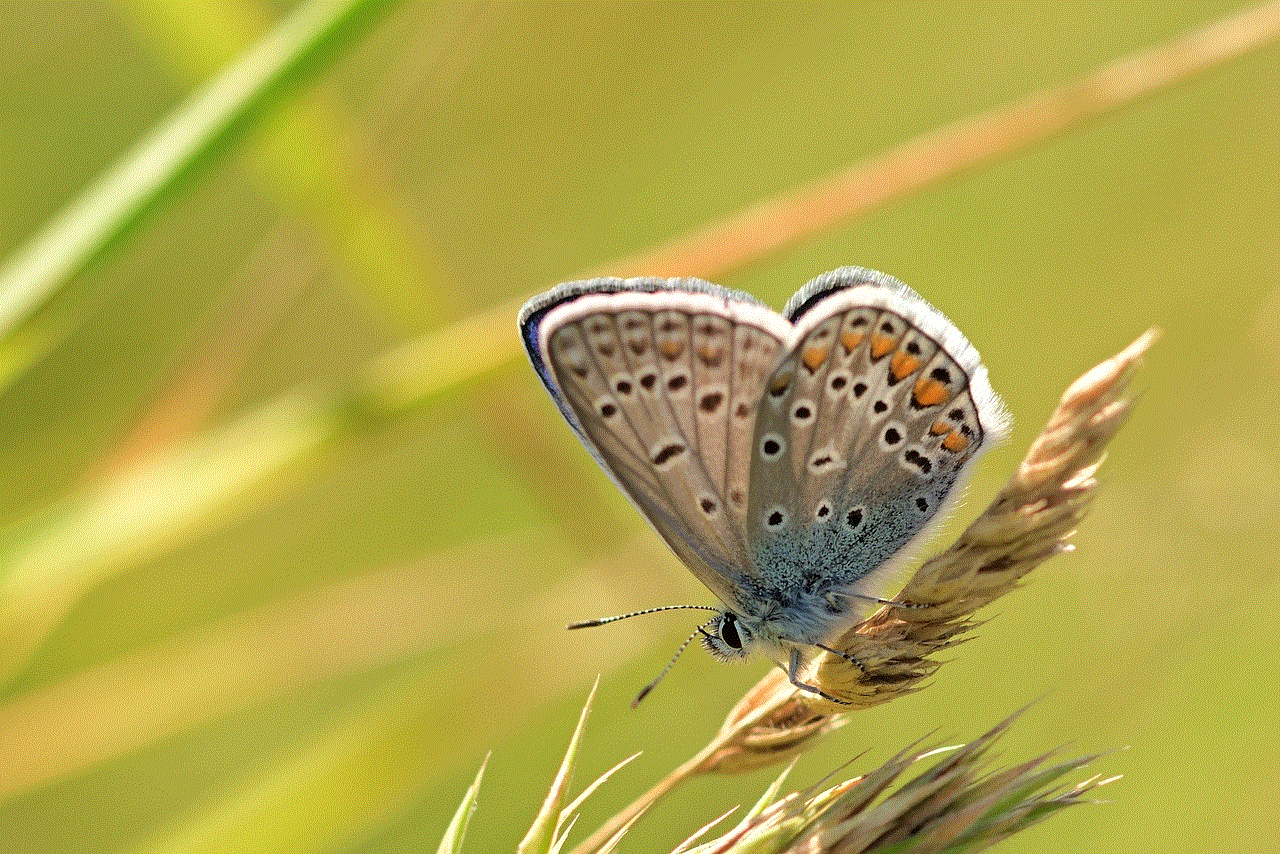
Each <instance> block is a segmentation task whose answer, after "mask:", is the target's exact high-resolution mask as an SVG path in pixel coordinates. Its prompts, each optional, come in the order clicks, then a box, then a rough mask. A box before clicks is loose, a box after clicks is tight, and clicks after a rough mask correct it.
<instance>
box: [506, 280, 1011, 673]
mask: <svg viewBox="0 0 1280 854" xmlns="http://www.w3.org/2000/svg"><path fill="white" fill-rule="evenodd" d="M520 327H521V334H522V337H523V339H524V342H525V345H526V348H527V349H528V351H529V356H530V359H531V361H532V363H533V366H534V368H535V370H536V371H537V373H538V375H539V377H540V378H541V379H542V381H543V383H544V385H546V387H547V389H548V391H549V392H550V394H551V396H552V398H553V399H554V400H555V402H556V404H557V405H558V406H559V408H560V410H561V413H562V414H563V415H564V417H565V419H566V420H567V421H568V422H569V425H570V426H571V427H572V428H573V430H574V431H575V432H576V433H577V434H578V436H579V438H580V439H581V440H582V441H583V443H584V444H585V445H586V446H587V448H588V449H589V450H590V451H591V452H592V454H593V455H594V456H595V457H596V459H597V461H598V462H599V463H600V464H601V466H602V467H603V468H604V470H605V471H606V472H607V473H608V474H609V475H610V476H611V477H612V478H613V480H614V481H615V483H617V484H618V486H619V487H620V488H621V489H622V490H623V492H625V493H626V494H627V495H628V496H629V497H630V498H631V499H632V501H633V502H634V503H635V504H636V506H637V507H638V508H639V509H640V511H641V513H643V514H644V516H645V517H646V518H647V519H648V520H649V522H650V523H651V524H652V525H653V526H654V528H655V529H656V530H657V532H658V533H659V534H660V535H661V536H662V537H663V539H664V540H665V541H666V542H667V543H668V545H670V547H671V548H672V550H673V551H674V552H675V553H676V555H677V556H678V557H679V558H680V559H681V560H682V561H683V562H684V563H685V565H686V566H688V567H689V569H690V570H691V571H692V572H693V573H694V574H695V575H696V576H697V577H698V578H699V579H700V580H701V581H702V582H703V583H704V584H705V585H706V586H707V587H708V588H709V589H710V590H711V591H712V592H713V593H714V594H716V596H717V597H719V599H720V600H721V602H723V604H724V606H725V611H724V612H723V613H722V614H721V615H720V616H718V617H717V618H716V620H715V621H714V624H715V625H714V628H713V631H712V632H704V634H705V635H706V636H707V645H708V647H709V648H710V649H711V650H712V651H713V652H715V653H717V654H718V655H720V656H721V657H737V656H740V655H745V654H746V652H747V651H748V650H750V649H752V648H755V649H759V650H761V651H763V652H764V653H765V654H766V655H768V656H769V657H770V658H772V659H773V660H775V661H778V662H780V663H781V662H789V666H790V669H791V670H792V674H793V679H794V678H795V676H794V672H795V669H796V666H797V661H798V660H799V659H802V658H804V657H805V656H807V655H808V654H809V653H810V652H812V651H813V650H814V649H815V648H825V645H827V644H829V643H830V642H831V641H832V640H833V639H834V638H835V637H836V636H838V635H839V634H841V633H842V632H843V631H845V630H846V629H847V628H848V627H849V626H851V625H852V624H854V623H856V622H857V621H858V620H859V619H860V618H861V617H862V616H863V615H864V614H865V610H866V608H865V607H860V606H865V604H866V602H867V600H868V599H869V598H874V590H875V589H876V587H877V586H878V585H879V584H882V583H883V581H884V580H885V577H886V575H887V574H889V573H891V572H892V571H893V569H894V567H895V566H897V565H898V564H899V563H901V561H902V560H903V558H904V557H905V556H906V555H908V554H909V552H910V549H911V546H912V545H914V544H915V543H917V542H918V541H919V540H920V539H921V538H922V537H923V536H924V535H925V534H926V532H927V531H928V530H929V528H930V527H931V525H933V524H935V523H936V522H937V521H938V520H940V519H941V518H942V515H943V514H942V513H941V512H940V511H942V510H943V509H944V507H945V505H946V504H947V503H948V501H949V500H950V499H953V498H954V497H955V494H956V493H957V492H958V490H957V489H956V485H957V483H958V482H959V480H960V479H961V477H962V476H963V475H964V474H965V473H967V471H968V470H969V469H970V467H971V464H972V462H973V460H974V459H976V457H977V455H978V454H979V453H980V452H981V451H983V450H985V449H986V448H988V447H990V446H991V445H992V444H994V442H995V441H997V440H998V439H999V438H1000V437H1001V436H1003V435H1004V433H1005V432H1007V427H1008V419H1007V416H1006V415H1005V412H1004V409H1003V407H1002V405H1001V403H1000V401H999V398H997V397H996V395H995V393H994V392H993V391H992V390H991V387H990V384H989V382H988V380H987V376H986V369H985V367H983V365H982V363H981V360H980V358H979V357H978V354H977V352H976V351H975V350H974V349H973V347H972V346H970V345H969V343H968V342H967V341H966V340H965V339H964V337H963V336H962V335H961V334H960V332H959V331H958V330H957V329H956V328H955V326H954V325H952V324H951V322H950V321H949V320H947V318H946V317H945V316H944V315H942V314H941V312H939V311H937V309H935V308H933V307H932V306H930V305H929V304H928V303H927V302H925V301H924V300H923V299H922V298H921V297H920V296H919V295H918V294H916V293H915V292H914V291H912V290H911V289H910V288H908V287H907V286H906V285H904V284H902V283H901V282H898V281H897V280H896V279H893V278H892V277H889V276H886V275H884V274H882V273H876V272H874V271H870V270H863V269H859V268H842V269H840V270H836V271H833V272H831V273H828V274H826V275H824V276H821V277H819V278H817V279H815V280H813V281H812V282H810V283H809V284H808V285H806V286H805V287H804V288H802V289H801V290H800V291H799V292H798V293H797V294H796V295H795V296H794V297H793V298H792V300H791V301H790V303H789V304H788V306H787V308H786V310H785V311H784V313H783V314H782V315H779V314H777V313H775V312H774V311H772V310H770V309H769V308H767V307H765V306H763V305H762V304H761V303H759V302H758V301H756V300H755V299H754V298H752V297H750V296H748V295H746V294H743V293H740V292H736V291H731V290H727V289H724V288H719V287H717V286H715V285H712V284H709V283H707V282H703V281H700V280H697V279H652V278H649V279H593V280H590V281H585V282H571V283H568V284H565V285H561V286H559V287H557V288H555V289H553V290H551V291H549V292H547V293H545V294H543V295H541V296H539V297H535V298H534V299H533V300H530V302H529V303H528V304H526V306H525V308H524V309H523V310H522V311H521V314H520Z"/></svg>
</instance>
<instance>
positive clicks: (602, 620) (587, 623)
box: [565, 605, 724, 634]
mask: <svg viewBox="0 0 1280 854" xmlns="http://www.w3.org/2000/svg"><path fill="white" fill-rule="evenodd" d="M722 610H724V609H723V608H712V607H711V606H710V605H663V606H661V607H659V608H645V609H644V610H643V611H632V612H631V613H630V614H618V615H617V616H616V617H597V618H596V619H594V620H583V621H582V622H580V623H570V624H569V625H567V626H565V628H566V629H588V628H591V627H592V626H603V625H605V624H606V623H616V622H618V620H625V619H627V618H628V617H642V616H644V615H645V614H656V613H658V612H659V611H716V612H717V613H718V612H720V611H722ZM708 622H709V621H708ZM703 625H706V623H703ZM694 634H697V633H696V632H695V633H694Z"/></svg>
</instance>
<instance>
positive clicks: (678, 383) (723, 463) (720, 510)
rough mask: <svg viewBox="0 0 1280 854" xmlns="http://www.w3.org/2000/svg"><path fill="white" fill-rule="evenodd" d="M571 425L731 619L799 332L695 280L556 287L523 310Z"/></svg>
mask: <svg viewBox="0 0 1280 854" xmlns="http://www.w3.org/2000/svg"><path fill="white" fill-rule="evenodd" d="M520 322H521V330H522V334H523V336H524V340H525V344H526V346H527V348H528V349H529V354H530V358H531V359H532V361H533V364H534V367H535V369H537V370H538V373H539V375H540V376H541V377H542V379H543V382H544V383H545V384H546V385H547V388H548V390H549V391H550V392H551V394H552V397H553V398H555V399H556V402H557V404H558V405H559V406H560V408H561V411H562V412H563V413H564V415H565V418H566V419H567V420H568V421H569V423H570V425H571V426H572V427H573V428H574V430H575V431H576V432H577V433H578V434H579V436H580V437H581V438H582V439H583V442H584V443H585V444H586V445H587V447H588V448H589V449H590V450H591V451H592V452H593V454H594V455H595V457H596V459H597V460H598V461H599V462H600V464H601V465H602V466H603V468H604V469H605V471H607V472H608V473H609V474H610V476H612V478H613V479H614V481H615V482H616V483H617V484H618V485H619V487H621V488H622V490H623V491H624V492H625V493H626V494H627V495H628V496H629V497H630V498H631V499H632V500H633V501H634V502H635V504H636V505H637V506H638V507H639V508H640V510H641V512H643V513H644V515H645V517H646V518H647V519H648V520H649V522H650V523H651V524H652V525H653V526H654V528H655V529H657V531H658V533H659V534H660V535H661V536H662V537H663V539H664V540H666V542H667V543H668V544H669V545H670V546H671V548H672V550H673V551H675V553H676V554H677V555H678V556H679V557H680V558H681V560H683V561H684V563H685V564H686V565H687V566H688V567H689V569H690V570H691V571H692V572H693V573H694V574H695V575H696V576H697V577H698V578H699V579H700V580H701V581H702V582H703V583H704V584H706V585H707V587H709V588H710V589H711V590H712V592H714V593H715V594H716V595H717V596H719V597H720V598H721V599H722V600H723V601H724V602H725V603H726V604H727V605H729V606H730V607H732V608H740V607H741V599H742V597H741V594H740V586H741V582H742V580H743V579H744V578H746V577H747V576H750V575H753V574H754V573H755V568H754V565H753V563H752V561H751V558H750V554H749V552H748V551H747V548H746V530H745V520H746V512H747V496H748V493H749V476H750V460H751V455H752V443H753V436H754V433H755V417H756V413H757V411H758V410H759V406H758V404H759V400H760V397H761V394H762V390H763V385H764V381H765V378H766V377H767V376H768V374H769V373H770V372H771V371H772V369H773V368H774V366H775V365H776V363H777V360H778V358H779V356H780V354H781V352H782V349H783V346H784V342H785V340H786V339H787V337H788V335H789V334H790V324H788V323H787V322H786V321H785V320H783V319H782V318H781V317H780V316H779V315H778V314H776V313H774V312H773V311H771V310H769V309H767V308H765V307H763V306H761V305H759V304H758V303H756V302H755V301H754V300H752V299H751V298H750V297H747V296H745V295H743V294H738V293H736V292H733V291H728V290H725V289H722V288H717V287H716V286H714V285H711V284H709V283H706V282H701V281H698V280H694V279H673V280H667V279H630V280H620V279H596V280H592V281H589V282H575V283H569V284H567V285H561V286H560V287H559V288H556V289H555V290H553V291H551V292H549V293H548V294H546V295H543V296H542V297H539V298H537V299H535V300H533V301H531V302H530V304H529V305H528V306H526V308H525V310H524V311H523V312H521V321H520Z"/></svg>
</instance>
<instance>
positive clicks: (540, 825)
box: [517, 680, 600, 854]
mask: <svg viewBox="0 0 1280 854" xmlns="http://www.w3.org/2000/svg"><path fill="white" fill-rule="evenodd" d="M599 685H600V682H599V680H596V684H595V685H594V686H593V687H592V688H591V694H590V695H588V697H587V702H586V703H584V704H583V706H582V714H581V715H580V716H579V717H578V725H577V726H576V727H575V728H574V730H573V736H572V737H571V738H570V739H569V746H568V748H566V749H565V752H564V759H563V760H562V761H561V762H560V770H558V771H557V772H556V778H555V780H554V781H553V782H552V783H551V789H550V790H549V791H548V792H547V797H546V799H545V800H544V801H543V802H542V808H541V809H540V810H538V815H537V817H536V818H535V819H534V820H533V825H532V826H531V827H530V828H529V832H528V833H526V834H525V837H524V839H522V840H520V847H519V848H518V849H517V851H519V854H548V852H550V851H551V850H552V848H553V846H555V844H556V837H557V836H558V835H560V831H561V829H562V827H563V825H564V820H565V810H564V809H563V804H564V802H565V797H566V795H567V794H568V791H569V780H570V778H571V777H572V776H573V762H574V760H575V759H576V758H577V756H578V746H579V745H580V744H581V743H582V730H583V728H584V727H585V726H586V724H587V715H589V714H590V713H591V704H592V702H593V701H594V700H595V698H596V688H598V687H599Z"/></svg>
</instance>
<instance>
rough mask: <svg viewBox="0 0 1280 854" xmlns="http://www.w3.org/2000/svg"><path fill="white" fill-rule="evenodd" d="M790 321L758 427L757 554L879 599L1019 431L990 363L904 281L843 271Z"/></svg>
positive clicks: (817, 287) (827, 584) (812, 580)
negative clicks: (981, 465) (891, 573)
mask: <svg viewBox="0 0 1280 854" xmlns="http://www.w3.org/2000/svg"><path fill="white" fill-rule="evenodd" d="M788 316H789V317H790V318H792V319H793V320H794V322H795V327H794V331H793V338H792V341H791V346H790V348H789V350H788V352H787V354H786V355H785V357H784V358H783V359H782V360H781V362H780V364H779V366H778V368H777V369H776V370H775V371H774V373H773V374H772V375H771V376H770V378H769V381H768V384H767V391H766V393H765V395H764V397H763V399H762V400H761V403H760V408H759V414H758V416H757V423H756V437H755V447H754V449H753V451H754V453H753V461H752V467H751V482H752V484H753V490H752V493H751V501H750V506H749V508H748V524H747V531H748V543H749V545H750V546H751V548H752V549H753V551H754V552H756V553H758V554H759V556H760V557H759V560H760V562H761V564H762V565H767V566H768V567H770V568H771V571H772V572H774V573H776V574H777V576H778V577H780V578H786V579H790V583H792V584H794V585H803V586H805V588H806V589H813V588H814V586H815V584H816V585H819V586H820V588H821V589H841V588H844V589H846V590H854V591H858V592H869V591H871V590H874V588H875V586H876V584H877V583H878V581H879V579H880V577H881V576H880V574H877V573H876V570H877V569H880V568H882V567H889V566H892V565H893V562H892V561H891V558H893V557H894V556H896V555H899V554H901V553H903V551H904V549H907V547H908V546H909V545H910V544H911V543H912V541H913V540H915V539H917V538H918V537H920V536H922V535H923V533H924V532H925V531H926V530H927V529H928V527H929V525H930V523H931V522H933V521H935V520H938V519H940V518H942V517H941V516H940V515H939V511H940V510H941V509H942V508H943V507H944V506H945V505H946V504H947V503H948V500H949V499H951V498H954V497H955V495H956V494H957V492H958V491H957V490H956V485H957V483H958V482H959V480H960V479H961V477H962V475H963V474H965V473H966V472H967V471H968V470H969V469H970V467H971V465H972V463H973V461H974V460H975V459H976V457H977V456H978V454H979V453H980V452H981V451H983V450H985V449H987V448H989V447H990V446H991V445H992V444H994V443H995V442H996V441H998V439H999V438H1001V437H1002V436H1003V435H1004V434H1005V433H1006V432H1007V427H1008V419H1007V416H1006V415H1005V411H1004V409H1003V407H1002V405H1001V404H1000V401H999V399H998V398H997V397H996V396H995V393H994V392H993V391H992V390H991V387H990V383H989V382H988V380H987V376H986V369H985V368H984V367H983V366H982V364H981V360H980V358H979V356H978V354H977V352H976V351H975V350H974V349H973V347H972V346H970V345H969V343H968V342H967V341H966V340H965V339H964V336H963V335H961V333H960V332H959V330H957V329H956V327H955V326H954V325H953V324H952V323H951V322H950V321H949V320H947V318H946V317H945V316H943V315H942V314H941V313H940V312H938V311H937V310H936V309H934V308H933V307H932V306H930V305H929V304H928V303H927V302H925V301H924V300H923V299H922V298H921V297H920V296H919V295H917V294H916V293H915V292H914V291H912V290H911V289H909V288H907V286H906V285H903V284H902V283H901V282H898V281H897V280H896V279H892V278H891V277H889V276H885V275H884V274H881V273H873V272H871V271H865V270H860V269H854V268H849V269H844V270H837V271H835V272H833V273H829V274H827V275H826V276H823V277H821V278H819V279H816V280H814V282H812V283H810V284H809V285H808V286H806V287H805V288H804V289H803V290H801V291H800V292H799V293H798V294H797V295H796V297H795V298H793V300H792V303H791V307H790V308H789V310H788ZM806 576H807V577H806Z"/></svg>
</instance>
